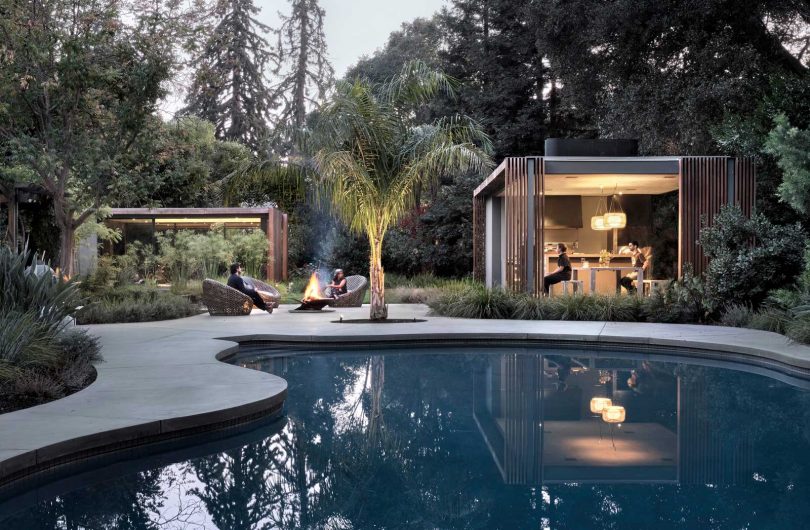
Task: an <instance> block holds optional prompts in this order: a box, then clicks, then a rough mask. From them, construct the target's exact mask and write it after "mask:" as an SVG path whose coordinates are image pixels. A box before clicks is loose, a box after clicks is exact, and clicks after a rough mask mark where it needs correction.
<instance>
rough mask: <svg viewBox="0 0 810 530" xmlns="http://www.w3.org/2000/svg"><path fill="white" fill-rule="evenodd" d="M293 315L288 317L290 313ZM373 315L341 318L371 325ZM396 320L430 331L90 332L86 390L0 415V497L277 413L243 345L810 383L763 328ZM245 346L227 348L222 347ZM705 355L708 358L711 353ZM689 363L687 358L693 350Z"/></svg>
mask: <svg viewBox="0 0 810 530" xmlns="http://www.w3.org/2000/svg"><path fill="white" fill-rule="evenodd" d="M281 309H286V308H283V307H282V308H281ZM366 311H367V309H365V308H357V309H342V310H341V313H342V314H345V315H348V316H350V317H351V316H362V315H364V314H365V312H366ZM390 314H391V315H392V317H396V318H400V317H404V318H413V317H417V316H418V317H422V318H424V317H428V321H427V322H424V323H408V324H401V325H398V324H391V325H387V326H384V329H381V327H380V326H375V325H374V324H356V325H353V326H337V325H335V324H332V323H331V322H330V320H332V318H333V317H334V315H331V316H330V315H323V314H320V315H319V314H313V315H309V314H308V315H293V314H290V313H287V312H286V311H283V310H279V311H277V312H274V313H273V314H272V315H267V314H265V313H259V312H254V314H253V315H252V316H250V317H210V316H208V315H198V316H194V317H189V318H185V319H180V320H175V321H164V322H151V323H143V324H107V325H102V326H90V327H89V329H90V330H91V332H92V333H94V334H96V335H98V336H100V338H101V343H102V351H103V355H104V357H105V360H106V362H105V363H103V364H100V365H99V366H98V367H97V369H98V371H99V376H98V378H97V379H96V382H94V383H93V384H92V385H90V386H89V387H87V388H85V389H84V390H82V391H80V392H78V393H76V394H73V395H71V396H68V397H66V398H63V399H60V400H57V401H54V402H51V403H48V404H45V405H40V406H38V407H32V408H31V409H25V410H22V411H16V412H12V413H8V414H4V415H0V488H2V487H3V486H4V485H8V484H11V483H13V482H16V481H17V480H19V479H22V478H26V477H29V476H31V475H32V474H35V473H39V472H42V471H47V470H49V469H52V468H53V467H55V466H59V465H61V464H63V463H66V462H75V461H77V460H81V459H87V458H91V457H93V455H98V454H109V453H110V452H115V451H120V450H122V449H128V448H131V447H133V446H138V445H144V444H151V443H153V442H155V441H160V440H166V439H170V438H172V437H175V438H176V437H183V436H186V435H189V434H199V433H200V432H204V431H205V430H216V429H217V428H222V427H223V426H232V425H234V424H238V423H240V422H250V421H253V420H256V419H258V418H262V419H266V418H267V417H268V416H269V415H280V414H281V411H282V406H283V402H284V400H285V399H286V393H287V383H286V381H285V380H284V379H282V378H280V377H276V376H273V375H270V374H267V373H263V372H258V371H255V370H249V369H244V368H241V367H238V366H233V365H230V364H227V363H225V362H221V360H225V359H227V358H228V357H230V356H232V355H233V354H234V353H235V352H236V351H237V349H238V347H239V346H238V345H239V344H247V343H254V344H261V343H270V344H277V345H284V344H299V345H301V344H303V345H306V346H309V347H314V346H325V345H329V346H334V345H335V343H336V342H339V343H341V344H346V345H349V344H357V345H363V347H365V348H372V347H374V346H376V345H385V346H392V345H396V344H397V343H399V344H400V345H402V344H404V345H412V344H414V343H425V342H431V341H432V342H434V343H447V342H448V341H459V342H461V341H463V342H466V343H473V344H485V343H493V342H495V341H501V343H502V342H503V341H508V342H510V343H515V344H519V343H522V344H534V343H544V344H549V343H570V344H576V345H579V346H583V347H587V346H588V345H589V344H590V345H599V344H601V345H605V346H608V347H613V346H624V347H635V348H641V349H647V348H662V349H663V348H678V349H679V350H681V351H680V353H684V352H687V350H694V355H704V356H705V355H708V354H714V355H716V356H717V357H716V358H717V359H723V360H733V361H738V362H752V363H756V364H760V365H762V366H767V365H770V366H771V367H773V366H777V367H782V368H785V367H788V368H792V369H793V370H795V371H796V372H797V373H801V374H804V375H805V376H807V375H808V374H810V348H808V347H807V346H803V345H799V344H795V343H791V342H788V341H787V340H786V339H785V338H784V337H783V336H781V335H777V334H775V333H768V332H762V331H756V330H744V329H737V328H722V327H714V326H693V325H679V324H636V323H605V322H560V321H514V320H468V319H451V318H445V317H435V316H428V309H427V307H426V306H423V305H392V306H390ZM225 340H227V341H231V342H235V343H237V345H236V346H233V345H232V346H227V344H226V343H225V342H223V341H225ZM706 352H708V353H706ZM687 353H688V352H687Z"/></svg>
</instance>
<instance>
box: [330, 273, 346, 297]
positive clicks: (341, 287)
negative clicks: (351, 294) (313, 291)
mask: <svg viewBox="0 0 810 530" xmlns="http://www.w3.org/2000/svg"><path fill="white" fill-rule="evenodd" d="M327 287H328V288H329V295H330V296H331V297H332V298H334V299H335V300H337V299H338V297H340V295H342V294H346V292H347V288H346V276H345V275H344V274H343V269H335V273H334V274H333V275H332V283H330V284H329V285H327Z"/></svg>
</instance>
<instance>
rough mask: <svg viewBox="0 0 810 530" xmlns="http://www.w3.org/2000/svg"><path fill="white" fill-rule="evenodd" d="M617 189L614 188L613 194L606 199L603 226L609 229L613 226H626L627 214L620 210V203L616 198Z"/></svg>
mask: <svg viewBox="0 0 810 530" xmlns="http://www.w3.org/2000/svg"><path fill="white" fill-rule="evenodd" d="M617 188H618V187H617ZM618 191H619V190H618V189H616V190H614V192H613V195H612V196H611V197H610V200H609V201H608V203H607V204H608V206H607V210H606V211H605V227H606V228H607V229H608V230H610V229H615V228H624V227H625V226H627V216H626V215H625V213H624V210H622V204H621V203H620V202H619V200H618V199H617V198H616V196H617V194H618V195H621V194H620V193H618Z"/></svg>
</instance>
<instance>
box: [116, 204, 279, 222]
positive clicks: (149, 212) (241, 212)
mask: <svg viewBox="0 0 810 530" xmlns="http://www.w3.org/2000/svg"><path fill="white" fill-rule="evenodd" d="M273 210H275V208H272V207H267V208H113V209H112V215H111V216H110V219H122V218H124V219H127V218H128V219H152V218H159V217H250V216H266V215H268V214H269V213H270V212H271V211H273Z"/></svg>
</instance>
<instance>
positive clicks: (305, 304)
mask: <svg viewBox="0 0 810 530" xmlns="http://www.w3.org/2000/svg"><path fill="white" fill-rule="evenodd" d="M331 301H332V299H331V298H324V297H323V296H321V284H320V282H319V281H318V275H317V274H316V273H314V272H313V273H312V276H310V277H309V282H307V286H306V288H305V289H304V296H303V297H302V299H301V305H300V306H298V307H297V308H295V311H320V310H321V309H323V308H324V307H325V306H326V305H328V304H329V302H331Z"/></svg>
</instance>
